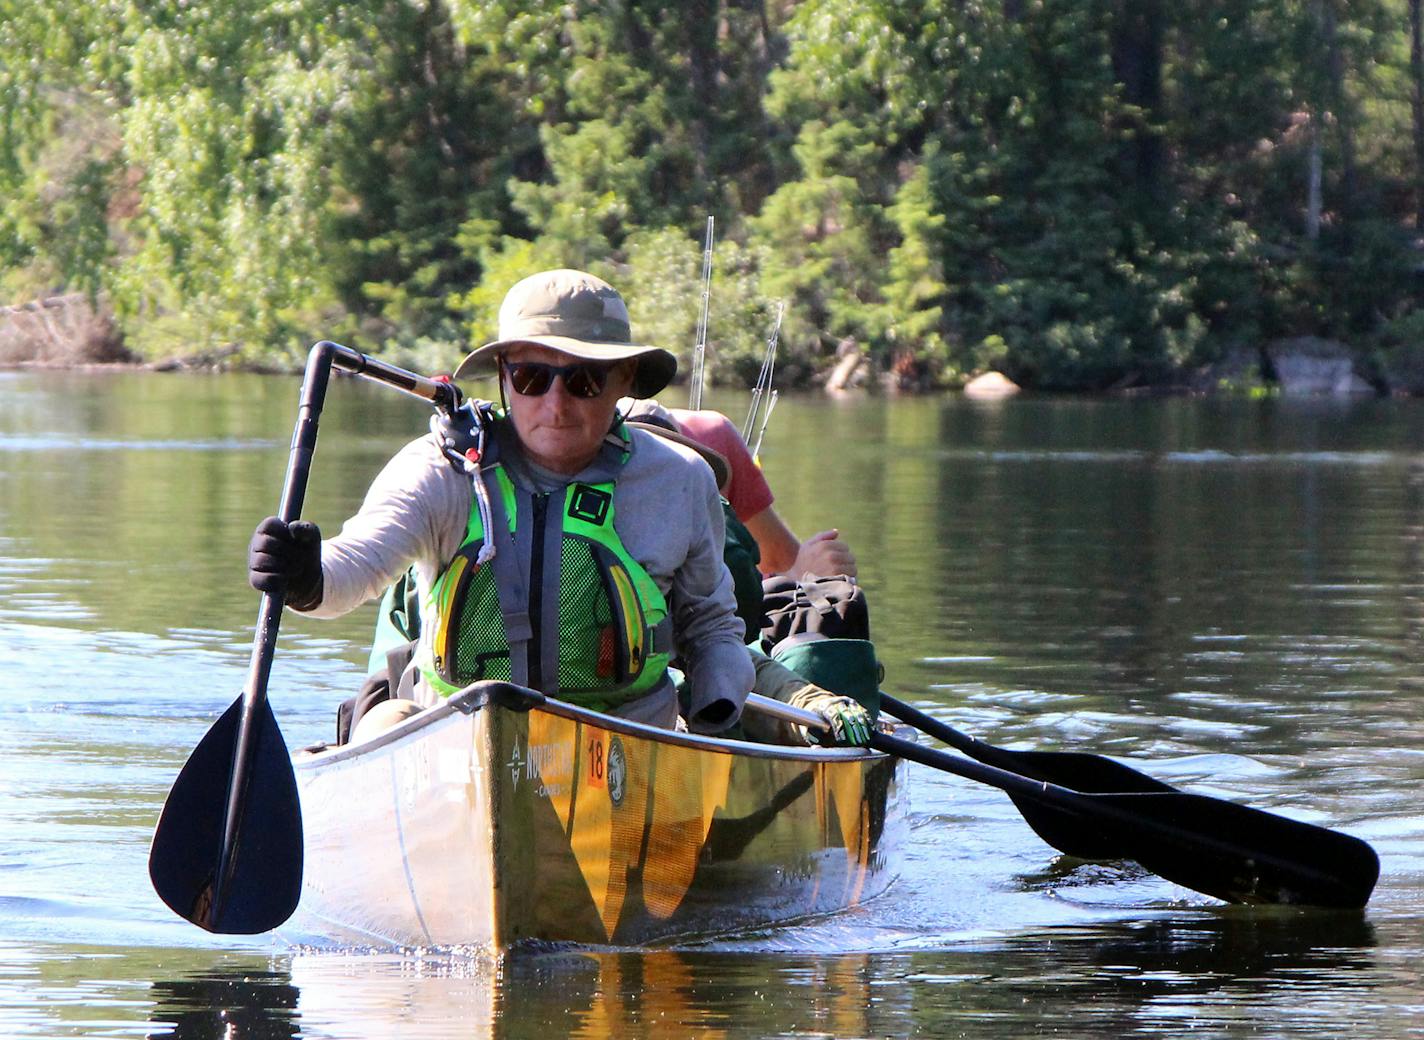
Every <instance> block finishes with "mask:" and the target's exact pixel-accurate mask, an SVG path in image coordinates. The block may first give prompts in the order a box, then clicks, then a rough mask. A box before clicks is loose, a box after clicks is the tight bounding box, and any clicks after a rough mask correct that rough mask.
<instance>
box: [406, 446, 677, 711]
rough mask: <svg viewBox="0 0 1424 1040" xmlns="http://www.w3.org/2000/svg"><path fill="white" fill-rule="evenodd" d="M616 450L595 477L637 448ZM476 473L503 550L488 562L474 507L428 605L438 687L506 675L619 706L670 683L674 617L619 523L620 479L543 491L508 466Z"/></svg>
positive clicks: (426, 669)
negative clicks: (616, 493) (521, 481)
mask: <svg viewBox="0 0 1424 1040" xmlns="http://www.w3.org/2000/svg"><path fill="white" fill-rule="evenodd" d="M605 455H607V453H605ZM614 457H615V459H616V461H615V462H614V464H612V465H609V464H607V459H606V458H605V464H604V465H603V466H602V467H601V469H600V468H596V469H595V470H594V474H596V475H604V476H609V477H612V476H614V475H616V468H617V466H619V465H621V464H622V462H623V461H624V460H625V459H626V457H627V452H626V449H624V450H623V451H622V454H621V455H619V454H617V453H616V452H615V453H614ZM487 458H488V457H487ZM472 479H479V480H483V481H484V484H485V487H486V489H487V490H488V491H489V502H490V506H491V517H492V527H493V528H494V543H495V555H494V557H493V558H492V559H490V560H489V561H488V562H487V563H485V564H484V565H479V564H477V563H476V558H477V556H478V554H479V552H480V549H481V548H482V547H483V545H484V541H485V536H486V532H485V530H484V524H483V522H482V521H481V519H480V511H479V509H478V508H477V506H476V503H474V502H472V503H471V509H470V519H469V523H468V526H467V529H466V533H465V540H464V542H463V543H462V544H461V545H460V548H459V549H458V550H457V551H456V553H455V555H454V557H453V558H452V559H451V561H450V563H449V564H448V565H446V567H445V569H444V570H443V571H442V572H441V574H440V577H439V578H438V579H437V580H436V582H435V584H434V586H433V587H432V588H431V590H430V592H429V594H428V595H427V597H426V599H425V602H424V603H423V604H422V609H421V625H420V627H421V639H420V646H419V648H418V650H417V653H416V663H417V665H418V666H419V668H420V670H421V673H422V674H423V675H424V677H425V680H426V682H427V683H428V684H429V685H430V687H431V688H432V689H435V690H437V691H439V692H440V693H441V694H443V695H445V696H449V695H450V694H452V693H454V692H456V691H457V690H460V689H462V688H464V687H465V686H467V685H469V684H470V683H472V682H476V681H478V680H481V679H504V680H509V681H512V682H516V683H519V684H521V685H524V686H531V687H534V688H535V689H538V690H541V691H542V692H544V693H546V694H549V695H550V696H557V697H560V698H562V699H564V700H567V701H570V702H572V703H574V704H577V705H580V706H582V707H587V708H592V709H594V710H598V711H608V710H611V709H613V708H616V707H618V706H619V705H621V704H623V703H626V702H627V701H630V700H633V699H635V698H637V697H641V696H644V695H645V694H647V693H649V692H651V691H652V690H653V689H654V688H655V687H657V686H658V685H659V684H660V683H663V682H665V681H667V679H666V676H667V665H668V661H669V659H670V650H671V648H672V638H671V636H672V619H671V618H670V617H669V616H668V607H667V601H666V600H665V599H664V598H663V595H662V593H661V591H659V589H658V587H657V584H656V583H655V582H654V581H653V579H652V577H651V576H650V575H649V574H648V572H647V571H646V570H645V569H644V568H643V567H642V565H641V564H639V563H638V562H637V561H636V560H635V559H633V557H632V556H631V555H629V553H628V551H627V550H626V549H625V548H624V547H623V543H622V541H621V540H620V539H619V537H618V533H617V532H616V531H615V530H614V527H613V489H614V480H613V479H605V480H598V481H593V482H589V483H573V484H570V485H568V486H566V487H564V488H561V489H559V490H557V491H553V492H549V493H545V494H534V493H532V492H528V491H525V490H523V489H521V488H519V487H516V485H515V484H514V482H513V481H512V480H511V479H510V478H509V476H508V474H507V473H506V472H505V469H504V466H503V465H501V464H499V463H498V462H497V461H494V462H491V461H486V462H485V464H484V465H483V466H482V467H481V469H480V474H479V476H478V477H474V478H472ZM526 532H527V533H526Z"/></svg>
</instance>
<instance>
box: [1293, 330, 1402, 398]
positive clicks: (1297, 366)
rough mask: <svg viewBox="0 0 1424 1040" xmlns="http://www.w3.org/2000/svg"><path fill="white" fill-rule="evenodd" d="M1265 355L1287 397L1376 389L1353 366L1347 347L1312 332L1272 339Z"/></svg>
mask: <svg viewBox="0 0 1424 1040" xmlns="http://www.w3.org/2000/svg"><path fill="white" fill-rule="evenodd" d="M1266 355H1267V356H1268V357H1269V358H1270V360H1271V368H1272V369H1273V370H1274V371H1275V375H1276V385H1277V386H1279V387H1280V391H1281V393H1282V394H1283V395H1285V396H1287V397H1306V396H1316V397H1320V396H1330V397H1344V396H1346V395H1350V394H1373V393H1375V392H1376V391H1375V388H1374V387H1372V386H1371V385H1370V384H1369V383H1368V382H1367V381H1366V380H1365V379H1363V378H1362V377H1361V376H1360V374H1359V373H1358V372H1357V371H1356V370H1355V356H1354V354H1352V353H1351V352H1350V348H1349V347H1347V346H1345V345H1344V344H1343V343H1339V342H1336V341H1335V340H1328V339H1320V338H1318V337H1315V336H1297V337H1294V338H1292V339H1282V340H1276V341H1275V342H1273V343H1271V344H1269V345H1268V346H1267V347H1266Z"/></svg>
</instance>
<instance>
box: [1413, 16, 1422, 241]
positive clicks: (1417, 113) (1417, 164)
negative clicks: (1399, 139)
mask: <svg viewBox="0 0 1424 1040" xmlns="http://www.w3.org/2000/svg"><path fill="white" fill-rule="evenodd" d="M1409 87H1410V90H1409V102H1410V105H1409V107H1410V112H1411V115H1412V117H1413V123H1414V227H1415V229H1416V230H1424V15H1421V0H1409Z"/></svg>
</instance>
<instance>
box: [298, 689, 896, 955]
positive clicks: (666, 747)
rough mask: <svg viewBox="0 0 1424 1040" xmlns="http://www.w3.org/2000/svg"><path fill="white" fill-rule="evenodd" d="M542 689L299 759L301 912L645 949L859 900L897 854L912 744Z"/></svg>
mask: <svg viewBox="0 0 1424 1040" xmlns="http://www.w3.org/2000/svg"><path fill="white" fill-rule="evenodd" d="M528 693H529V691H523V690H522V689H521V688H520V687H516V686H511V685H510V684H507V683H498V682H484V683H478V684H475V685H474V686H471V687H469V688H467V689H465V690H463V691H461V692H460V693H458V694H456V695H454V696H453V697H451V698H450V699H449V700H448V701H447V702H445V703H443V704H441V705H438V706H436V707H434V708H430V709H428V710H426V711H423V712H420V713H419V714H417V715H414V716H412V717H410V718H408V719H406V720H404V721H403V722H401V723H400V724H398V725H397V726H395V727H393V728H391V729H389V730H386V731H385V732H383V733H381V734H380V735H378V736H377V737H375V738H373V739H371V740H369V741H366V742H363V743H359V744H354V745H346V746H342V747H335V748H323V747H318V748H313V749H307V750H305V751H301V752H298V753H297V754H296V755H294V756H293V765H294V768H295V772H296V777H297V785H298V789H299V791H300V796H301V805H302V823H303V829H304V831H305V837H306V868H305V874H304V878H303V886H302V897H301V907H300V912H301V913H302V915H303V917H304V921H303V925H304V927H307V928H313V927H314V928H315V929H316V930H318V931H320V932H322V933H324V934H328V935H333V936H335V937H337V938H338V939H341V940H346V941H350V940H357V941H372V940H374V941H379V942H385V943H395V944H399V945H402V946H417V947H430V946H441V947H444V946H474V947H480V948H485V949H490V950H493V951H503V950H506V949H509V948H510V947H513V946H518V945H526V944H531V943H540V942H567V943H577V944H591V945H615V946H628V945H638V944H642V943H647V942H650V941H656V940H666V939H669V938H672V937H678V936H688V935H702V934H710V933H720V932H728V931H740V930H744V929H750V928H755V927H759V926H762V925H766V924H771V923H775V922H782V921H786V920H790V919H793V918H798V917H803V916H806V915H811V914H820V913H826V912H831V911H835V910H840V909H843V908H846V907H852V906H855V905H857V904H859V903H861V902H863V901H865V900H867V899H870V898H872V897H873V896H875V895H878V894H879V893H880V892H882V891H883V890H884V889H885V888H886V886H888V885H889V884H890V882H891V881H892V879H893V878H894V876H895V874H896V872H897V870H898V864H899V849H900V847H901V845H902V844H903V841H902V839H903V835H904V831H905V827H906V824H905V816H906V812H907V808H908V797H907V786H906V784H905V779H904V775H903V770H904V764H903V761H902V760H900V759H897V758H890V757H887V756H885V755H882V754H879V753H877V752H872V751H866V750H863V749H856V748H805V747H782V746H776V745H767V744H755V743H749V742H744V741H738V740H724V739H718V738H712V737H703V736H697V735H693V734H687V733H674V732H671V731H668V730H663V729H657V728H654V727H650V726H645V725H641V724H639V723H633V722H627V721H623V720H621V719H616V718H613V717H611V716H608V715H603V714H600V713H598V712H593V711H588V710H585V709H581V708H577V707H574V706H573V705H569V704H565V703H562V702H558V701H554V700H547V701H542V703H538V704H535V705H534V706H532V707H531V702H530V701H529V700H528V699H527V696H528ZM535 696H537V695H535Z"/></svg>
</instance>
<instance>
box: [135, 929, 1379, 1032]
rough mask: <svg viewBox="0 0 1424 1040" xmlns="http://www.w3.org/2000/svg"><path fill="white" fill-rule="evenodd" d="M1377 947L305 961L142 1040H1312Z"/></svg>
mask: <svg viewBox="0 0 1424 1040" xmlns="http://www.w3.org/2000/svg"><path fill="white" fill-rule="evenodd" d="M1375 945H1376V936H1375V934H1374V929H1373V928H1372V927H1371V926H1370V924H1369V923H1368V922H1367V921H1365V920H1364V918H1363V917H1361V916H1360V915H1358V914H1315V915H1311V914H1303V913H1302V912H1300V911H1289V912H1282V911H1265V912H1263V911H1236V910H1227V911H1217V912H1210V913H1207V912H1203V913H1198V914H1192V915H1185V914H1184V915H1176V916H1172V917H1169V918H1163V919H1154V920H1146V921H1141V922H1136V923H1132V924H1117V925H1108V926H1096V927H1076V928H1060V929H1049V930H1046V931H1043V932H1040V933H1037V934H1033V935H1024V936H1018V937H1014V938H1012V939H1009V940H1006V941H1002V942H998V943H993V944H986V943H980V944H965V945H964V946H962V947H961V948H959V949H957V950H952V951H939V952H936V953H911V954H881V955H872V954H839V955H832V956H810V955H792V956H785V955H783V956H778V957H775V958H769V957H767V956H765V955H757V954H752V953H707V952H689V951H677V950H661V951H656V950H655V951H642V952H622V953H614V952H609V953H595V952H572V951H568V952H549V953H528V952H526V953H524V954H522V955H515V956H512V957H509V958H506V959H505V960H503V961H502V962H497V961H492V960H490V959H487V958H481V957H478V956H474V955H465V954H460V953H458V952H446V953H439V952H429V951H427V952H423V953H420V954H409V955H405V956H398V955H389V954H387V955H380V954H364V955H363V954H351V953H319V952H314V953H301V954H297V955H295V956H291V957H284V958H278V960H277V961H276V962H274V963H275V964H278V965H280V966H279V967H274V968H254V967H241V966H238V967H230V968H227V969H224V970H220V971H208V972H201V973H195V974H194V975H191V976H185V977H182V978H180V979H177V980H174V981H164V982H158V983H155V984H154V985H153V987H152V989H151V991H150V996H151V998H152V1001H153V1006H152V1009H151V1011H150V1023H151V1024H150V1032H149V1033H148V1035H149V1036H151V1037H175V1038H177V1037H185V1038H188V1040H209V1038H211V1040H219V1038H224V1037H253V1038H266V1037H272V1038H278V1037H282V1038H285V1037H296V1036H301V1037H308V1038H317V1037H323V1038H326V1037H329V1038H345V1040H365V1038H370V1040H380V1038H387V1037H423V1038H430V1040H443V1038H456V1037H460V1038H471V1040H473V1038H477V1037H494V1036H499V1037H547V1036H571V1037H589V1038H595V1037H606V1036H610V1035H620V1036H633V1037H654V1036H668V1035H683V1036H691V1035H696V1036H705V1037H732V1036H736V1037H744V1036H793V1035H814V1036H836V1037H842V1036H885V1037H912V1036H971V1037H978V1036H983V1037H992V1036H999V1037H1002V1036H1020V1035H1049V1034H1055V1033H1056V1034H1058V1035H1080V1036H1081V1035H1092V1036H1112V1035H1127V1034H1130V1033H1135V1032H1157V1031H1166V1032H1170V1031H1172V1030H1173V1029H1174V1028H1176V1027H1181V1026H1183V1025H1184V1021H1183V1018H1184V1015H1186V1014H1188V1013H1189V1017H1190V1028H1191V1029H1192V1030H1193V1031H1197V1032H1199V1034H1200V1035H1224V1034H1225V1033H1229V1032H1234V1031H1236V1030H1240V1032H1241V1033H1242V1034H1243V1035H1245V1034H1246V1033H1255V1032H1264V1033H1267V1034H1269V1035H1273V1036H1291V1035H1317V1034H1316V1033H1315V1030H1316V1029H1317V1028H1318V1027H1319V1026H1320V1025H1321V1022H1320V1020H1319V1018H1318V1017H1316V1016H1319V1015H1322V1014H1323V1015H1326V1016H1328V1015H1329V1013H1330V1012H1329V1008H1318V1009H1316V1010H1315V1011H1314V1012H1312V1010H1311V1003H1312V1001H1315V1000H1325V1001H1329V1002H1335V1001H1343V1000H1350V1001H1368V1000H1377V999H1378V998H1379V997H1380V996H1381V994H1382V992H1387V990H1388V986H1389V980H1388V978H1387V976H1386V974H1385V973H1384V972H1382V971H1381V970H1380V966H1379V965H1378V964H1377V962H1376V958H1375V956H1374V947H1375ZM1406 1023H1407V1009H1401V1015H1400V1016H1399V1017H1398V1018H1397V1019H1396V1020H1395V1024H1396V1025H1401V1026H1406ZM1406 1028H1407V1026H1406ZM1216 1031H1220V1032H1216ZM1360 1035H1379V1036H1384V1035H1389V1034H1387V1033H1384V1032H1370V1031H1366V1032H1364V1033H1362V1034H1360ZM1397 1035H1401V1036H1402V1035H1406V1034H1404V1033H1400V1034H1397Z"/></svg>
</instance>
